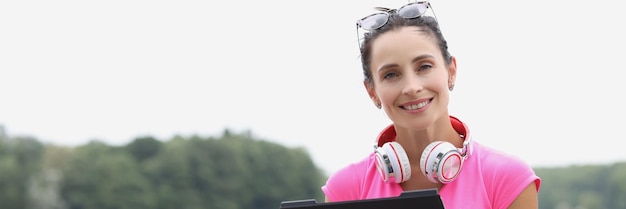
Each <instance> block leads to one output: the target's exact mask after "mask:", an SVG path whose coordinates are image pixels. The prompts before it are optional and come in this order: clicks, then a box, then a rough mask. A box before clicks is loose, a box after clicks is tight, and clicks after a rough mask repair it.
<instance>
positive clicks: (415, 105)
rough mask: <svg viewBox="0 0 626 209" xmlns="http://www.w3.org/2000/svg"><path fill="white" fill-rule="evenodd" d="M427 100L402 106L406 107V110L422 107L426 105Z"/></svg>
mask: <svg viewBox="0 0 626 209" xmlns="http://www.w3.org/2000/svg"><path fill="white" fill-rule="evenodd" d="M428 102H429V101H424V102H421V103H419V104H414V105H409V106H404V108H405V109H407V110H417V109H419V108H422V107H424V106H426V105H427V104H428Z"/></svg>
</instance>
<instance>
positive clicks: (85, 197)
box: [61, 141, 155, 209]
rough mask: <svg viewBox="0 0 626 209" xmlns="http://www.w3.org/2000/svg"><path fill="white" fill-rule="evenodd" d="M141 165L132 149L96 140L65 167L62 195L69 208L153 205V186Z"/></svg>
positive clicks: (135, 208) (147, 208)
mask: <svg viewBox="0 0 626 209" xmlns="http://www.w3.org/2000/svg"><path fill="white" fill-rule="evenodd" d="M137 168H138V166H137V164H136V163H135V160H134V159H133V157H132V156H131V155H130V154H129V153H127V152H122V151H120V150H119V149H112V147H110V146H108V145H106V144H103V143H101V142H97V141H92V142H90V143H89V144H87V145H85V146H82V147H78V148H77V150H76V152H75V153H74V154H73V156H72V158H71V159H70V162H69V164H68V166H67V167H66V168H65V169H64V178H63V180H62V184H61V185H62V187H61V196H62V197H63V199H64V200H65V202H66V203H67V205H68V208H69V209H98V208H102V209H108V208H116V209H143V208H145V209H152V208H154V207H155V199H154V198H153V193H152V191H153V188H152V187H151V185H150V184H149V182H148V181H147V180H146V179H145V178H143V176H142V175H141V174H140V172H139V171H138V169H137Z"/></svg>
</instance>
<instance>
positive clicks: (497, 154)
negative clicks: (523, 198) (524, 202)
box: [470, 142, 541, 208]
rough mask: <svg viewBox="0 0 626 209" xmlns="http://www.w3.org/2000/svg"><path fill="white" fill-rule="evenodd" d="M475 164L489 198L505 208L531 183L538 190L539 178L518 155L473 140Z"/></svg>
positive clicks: (496, 204)
mask: <svg viewBox="0 0 626 209" xmlns="http://www.w3.org/2000/svg"><path fill="white" fill-rule="evenodd" d="M472 146H473V149H474V152H473V156H470V157H475V159H474V160H476V162H475V164H476V165H477V166H478V169H479V170H480V172H481V173H482V178H483V180H484V184H485V189H486V190H487V192H488V193H489V196H490V197H491V198H490V199H491V200H492V202H493V203H494V204H495V205H494V206H498V205H499V206H498V207H496V208H500V207H502V208H506V207H508V205H510V203H512V202H513V200H515V198H517V196H518V195H519V194H520V193H521V192H522V190H524V189H525V188H526V187H528V185H530V184H531V183H535V185H536V187H537V191H538V190H539V187H540V183H541V179H540V178H539V177H538V176H537V175H536V174H535V172H534V170H533V168H532V167H531V166H530V164H528V163H527V162H526V161H524V160H523V159H521V158H520V157H518V156H515V155H513V154H509V153H506V152H503V151H501V150H497V149H494V148H491V147H488V146H485V145H482V144H480V143H477V142H473V145H472Z"/></svg>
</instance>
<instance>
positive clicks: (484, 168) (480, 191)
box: [322, 141, 541, 209]
mask: <svg viewBox="0 0 626 209" xmlns="http://www.w3.org/2000/svg"><path fill="white" fill-rule="evenodd" d="M413 175H416V174H413ZM417 175H421V174H420V173H417ZM533 182H534V183H535V185H536V187H537V191H539V187H540V183H541V179H540V178H539V177H538V176H537V175H535V172H534V171H533V169H532V167H530V166H529V165H528V164H527V163H525V162H524V161H522V160H521V159H519V158H517V157H516V156H513V155H509V154H506V153H503V152H500V151H498V150H494V149H491V148H489V147H486V146H484V145H481V144H480V143H478V142H476V141H471V142H470V144H469V156H468V158H467V159H466V160H465V161H464V163H463V168H462V170H461V173H460V174H459V176H457V177H456V178H455V179H454V180H453V181H452V182H450V183H448V184H445V185H444V186H443V187H442V188H441V190H440V191H439V195H440V196H441V200H442V201H443V203H444V206H445V207H446V208H447V209H459V208H470V209H488V208H489V209H491V208H493V209H504V208H508V207H509V206H510V205H511V203H512V202H513V200H515V198H517V196H518V195H519V194H520V193H521V192H522V190H524V189H525V188H526V187H528V185H529V184H531V183H533ZM322 191H323V192H324V194H325V195H326V198H328V200H329V201H332V202H336V201H346V200H358V199H371V198H381V197H395V196H399V195H400V193H402V191H403V190H402V187H400V184H397V183H385V182H384V181H383V180H382V178H381V176H380V174H379V173H378V171H377V169H376V159H375V154H374V153H372V154H370V155H369V156H367V157H366V158H365V159H363V160H361V161H359V162H356V163H353V164H350V165H348V166H346V167H344V168H342V169H340V170H338V171H337V172H335V173H334V174H333V175H331V176H330V178H328V180H327V182H326V185H324V186H322Z"/></svg>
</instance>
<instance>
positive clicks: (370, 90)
mask: <svg viewBox="0 0 626 209" xmlns="http://www.w3.org/2000/svg"><path fill="white" fill-rule="evenodd" d="M363 86H364V87H365V90H366V91H367V95H369V96H370V99H371V100H372V102H374V105H377V104H378V105H380V100H379V99H378V96H376V91H374V84H370V83H368V82H367V81H365V80H363Z"/></svg>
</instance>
